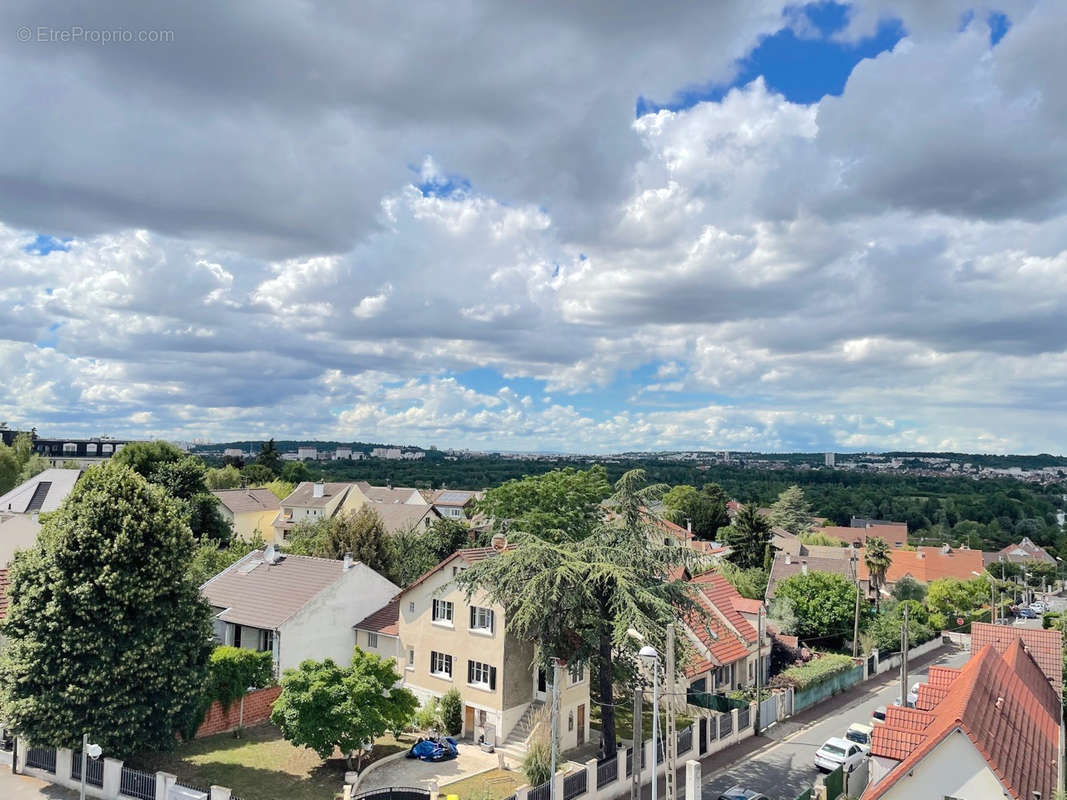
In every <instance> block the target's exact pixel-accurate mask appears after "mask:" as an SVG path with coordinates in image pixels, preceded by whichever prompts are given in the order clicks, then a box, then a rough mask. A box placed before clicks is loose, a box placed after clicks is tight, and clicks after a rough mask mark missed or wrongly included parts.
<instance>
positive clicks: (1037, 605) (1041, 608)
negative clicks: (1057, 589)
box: [1030, 600, 1048, 614]
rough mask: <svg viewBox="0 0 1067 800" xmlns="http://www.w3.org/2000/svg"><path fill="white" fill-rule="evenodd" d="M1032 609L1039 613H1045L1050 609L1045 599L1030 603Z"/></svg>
mask: <svg viewBox="0 0 1067 800" xmlns="http://www.w3.org/2000/svg"><path fill="white" fill-rule="evenodd" d="M1030 610H1031V611H1033V612H1035V613H1038V614H1044V613H1045V612H1046V611H1048V603H1046V602H1044V601H1043V600H1035V601H1034V602H1032V603H1031V604H1030Z"/></svg>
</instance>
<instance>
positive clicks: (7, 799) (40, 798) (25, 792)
mask: <svg viewBox="0 0 1067 800" xmlns="http://www.w3.org/2000/svg"><path fill="white" fill-rule="evenodd" d="M0 797H2V798H3V799H4V800H45V798H48V800H77V798H78V793H77V792H72V791H71V790H70V789H64V788H62V787H60V786H56V785H55V784H51V783H46V782H45V781H40V780H37V778H31V777H30V776H29V775H12V774H11V767H10V766H8V765H6V764H5V765H3V766H0Z"/></svg>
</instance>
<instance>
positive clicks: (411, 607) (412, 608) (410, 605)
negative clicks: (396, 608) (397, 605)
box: [408, 600, 415, 614]
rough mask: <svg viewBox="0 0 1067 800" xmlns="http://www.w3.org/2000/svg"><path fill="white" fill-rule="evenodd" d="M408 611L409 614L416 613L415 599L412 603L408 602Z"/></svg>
mask: <svg viewBox="0 0 1067 800" xmlns="http://www.w3.org/2000/svg"><path fill="white" fill-rule="evenodd" d="M408 613H409V614H414V613H415V601H414V600H412V601H411V602H410V603H408Z"/></svg>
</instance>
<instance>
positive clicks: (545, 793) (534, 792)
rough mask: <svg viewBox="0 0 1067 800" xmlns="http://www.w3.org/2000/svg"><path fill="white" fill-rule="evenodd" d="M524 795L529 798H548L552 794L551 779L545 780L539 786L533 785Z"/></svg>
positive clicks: (546, 799) (545, 799)
mask: <svg viewBox="0 0 1067 800" xmlns="http://www.w3.org/2000/svg"><path fill="white" fill-rule="evenodd" d="M526 796H527V797H528V798H529V800H549V798H550V797H551V796H552V781H545V782H544V783H542V784H541V785H540V786H535V787H534V788H533V789H531V790H530V793H529V794H528V795H526Z"/></svg>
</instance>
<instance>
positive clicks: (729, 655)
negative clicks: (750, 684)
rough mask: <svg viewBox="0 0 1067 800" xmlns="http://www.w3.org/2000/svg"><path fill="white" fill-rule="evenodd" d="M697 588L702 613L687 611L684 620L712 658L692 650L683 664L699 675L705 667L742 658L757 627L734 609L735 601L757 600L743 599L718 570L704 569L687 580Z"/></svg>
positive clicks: (713, 666)
mask: <svg viewBox="0 0 1067 800" xmlns="http://www.w3.org/2000/svg"><path fill="white" fill-rule="evenodd" d="M689 584H690V585H691V586H692V587H693V588H694V589H695V590H696V591H694V592H693V597H694V599H695V601H696V602H697V604H698V605H699V606H700V607H701V609H703V611H704V616H703V617H702V616H701V615H700V614H699V613H697V612H695V611H694V612H690V613H689V614H687V615H686V617H685V623H686V625H687V626H688V628H689V629H690V630H691V631H692V632H693V635H694V636H696V638H697V639H698V640H699V641H700V643H701V644H702V645H704V647H705V648H707V650H708V652H710V654H711V659H710V660H708V659H705V658H704V657H703V655H702V654H698V653H696V652H693V653H691V658H690V662H689V664H688V665H687V668H686V674H687V675H690V676H691V675H699V674H700V673H701V672H705V671H707V670H708V669H713V668H715V667H718V666H722V665H724V664H730V663H733V662H734V661H737V660H738V659H741V658H744V657H745V656H746V655H748V653H749V647H750V646H751V645H754V644H755V643H756V629H755V628H753V627H752V625H751V624H750V623H749V621H748V620H746V619H745V618H744V617H743V616H741V613H740V612H739V611H738V610H737V607H736V605H735V603H737V602H738V601H741V602H742V604H744V603H745V602H753V603H756V604H758V603H759V601H758V600H754V601H745V598H743V597H741V595H740V594H738V592H737V590H736V589H735V588H734V587H733V586H731V585H730V583H729V581H727V580H726V578H724V577H723V576H722V575H721V574H719V573H718V572H706V573H704V574H703V575H698V576H697V577H695V578H693V579H692V580H690V581H689Z"/></svg>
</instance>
